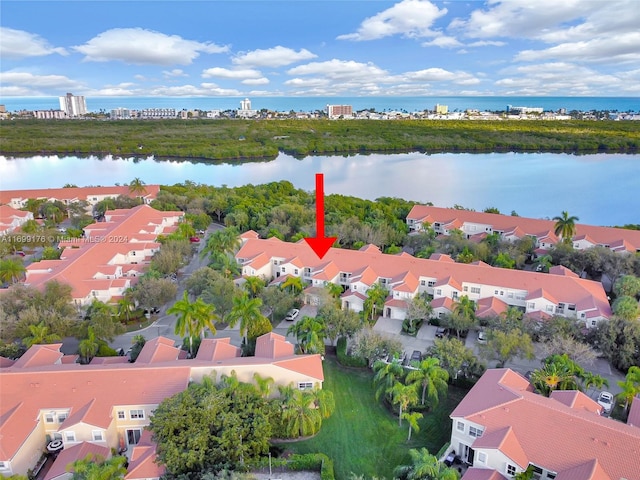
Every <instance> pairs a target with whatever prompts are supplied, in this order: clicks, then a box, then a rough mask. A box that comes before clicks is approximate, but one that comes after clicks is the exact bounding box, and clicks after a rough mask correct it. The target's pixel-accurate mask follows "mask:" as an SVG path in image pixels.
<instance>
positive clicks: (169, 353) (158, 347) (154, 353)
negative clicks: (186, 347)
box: [135, 337, 180, 364]
mask: <svg viewBox="0 0 640 480" xmlns="http://www.w3.org/2000/svg"><path fill="white" fill-rule="evenodd" d="M174 344H175V342H174V341H173V340H171V339H169V338H165V337H156V338H153V339H151V340H148V341H147V342H146V343H145V344H144V347H142V350H140V354H139V355H138V358H136V362H135V363H137V364H143V363H158V362H170V361H172V360H177V359H178V354H179V353H180V349H179V348H176V347H174Z"/></svg>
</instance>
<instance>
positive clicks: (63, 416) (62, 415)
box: [58, 413, 67, 423]
mask: <svg viewBox="0 0 640 480" xmlns="http://www.w3.org/2000/svg"><path fill="white" fill-rule="evenodd" d="M66 419H67V414H66V413H59V414H58V423H62V422H64V421H65V420H66Z"/></svg>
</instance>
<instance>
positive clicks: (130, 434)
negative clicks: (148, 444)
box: [127, 428, 142, 445]
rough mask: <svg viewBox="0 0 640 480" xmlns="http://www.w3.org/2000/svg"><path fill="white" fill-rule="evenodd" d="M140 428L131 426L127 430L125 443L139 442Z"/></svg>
mask: <svg viewBox="0 0 640 480" xmlns="http://www.w3.org/2000/svg"><path fill="white" fill-rule="evenodd" d="M140 435H142V430H141V429H139V428H131V429H128V430H127V445H137V444H138V442H140Z"/></svg>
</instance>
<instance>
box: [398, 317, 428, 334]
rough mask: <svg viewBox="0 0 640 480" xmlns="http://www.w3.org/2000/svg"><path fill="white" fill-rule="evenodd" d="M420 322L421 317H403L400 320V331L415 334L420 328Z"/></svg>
mask: <svg viewBox="0 0 640 480" xmlns="http://www.w3.org/2000/svg"><path fill="white" fill-rule="evenodd" d="M422 322H423V320H422V319H419V320H412V319H409V318H405V319H404V320H403V321H402V331H403V332H404V333H406V334H407V335H412V336H415V335H416V334H417V333H418V330H420V327H421V326H422Z"/></svg>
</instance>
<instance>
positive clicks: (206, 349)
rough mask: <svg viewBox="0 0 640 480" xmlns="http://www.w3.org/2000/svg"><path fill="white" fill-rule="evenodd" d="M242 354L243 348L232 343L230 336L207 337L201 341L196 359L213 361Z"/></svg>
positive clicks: (228, 358)
mask: <svg viewBox="0 0 640 480" xmlns="http://www.w3.org/2000/svg"><path fill="white" fill-rule="evenodd" d="M241 355H242V350H241V349H240V348H239V347H236V346H234V345H231V339H230V338H205V339H204V340H202V342H201V343H200V348H198V353H197V354H196V359H197V360H207V361H210V362H213V361H216V360H230V359H232V358H238V357H240V356H241Z"/></svg>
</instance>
